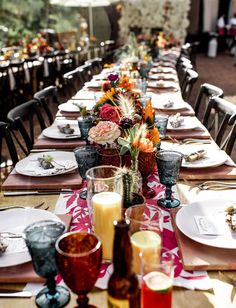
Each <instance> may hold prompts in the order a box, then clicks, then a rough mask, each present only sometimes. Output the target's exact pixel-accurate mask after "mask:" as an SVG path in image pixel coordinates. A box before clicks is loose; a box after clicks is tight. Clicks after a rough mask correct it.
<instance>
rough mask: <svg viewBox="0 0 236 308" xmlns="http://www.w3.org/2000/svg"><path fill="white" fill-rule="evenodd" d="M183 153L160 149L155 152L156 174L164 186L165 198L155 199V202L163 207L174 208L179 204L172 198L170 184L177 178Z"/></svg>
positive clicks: (174, 182) (173, 183)
mask: <svg viewBox="0 0 236 308" xmlns="http://www.w3.org/2000/svg"><path fill="white" fill-rule="evenodd" d="M182 159H183V154H182V153H179V152H176V151H167V150H166V151H160V152H158V153H157V154H156V162H157V168H158V175H159V179H160V182H161V184H163V185H165V186H166V198H161V199H158V200H157V204H158V205H160V206H162V207H164V208H174V207H177V206H179V205H180V201H179V200H178V199H175V198H172V190H171V188H172V186H173V185H175V184H176V182H177V180H178V178H179V170H180V167H181V164H182Z"/></svg>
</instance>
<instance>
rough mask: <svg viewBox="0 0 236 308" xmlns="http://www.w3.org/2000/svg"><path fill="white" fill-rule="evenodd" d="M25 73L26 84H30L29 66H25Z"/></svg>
mask: <svg viewBox="0 0 236 308" xmlns="http://www.w3.org/2000/svg"><path fill="white" fill-rule="evenodd" d="M24 73H25V80H24V83H25V84H28V83H30V73H29V69H28V66H27V65H24Z"/></svg>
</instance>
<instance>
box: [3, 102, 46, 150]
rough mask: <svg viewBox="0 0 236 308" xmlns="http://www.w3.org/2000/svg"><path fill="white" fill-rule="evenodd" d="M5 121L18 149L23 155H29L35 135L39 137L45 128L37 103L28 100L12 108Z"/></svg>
mask: <svg viewBox="0 0 236 308" xmlns="http://www.w3.org/2000/svg"><path fill="white" fill-rule="evenodd" d="M7 119H8V121H9V123H10V125H11V129H12V134H13V135H14V138H15V140H16V142H17V143H18V145H19V147H20V148H21V149H22V151H23V152H24V154H25V155H27V154H29V152H30V150H31V149H32V148H33V145H34V140H35V135H36V134H37V135H39V134H40V132H42V131H43V130H44V129H45V128H46V124H45V122H44V119H43V115H42V113H41V110H40V106H39V104H38V102H37V101H36V100H30V101H28V102H26V103H23V104H21V105H19V106H17V107H15V108H13V109H12V110H10V111H9V112H8V114H7ZM35 120H36V121H35ZM35 124H36V125H35ZM22 139H23V141H24V143H22Z"/></svg>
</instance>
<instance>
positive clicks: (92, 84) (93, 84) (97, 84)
mask: <svg viewBox="0 0 236 308" xmlns="http://www.w3.org/2000/svg"><path fill="white" fill-rule="evenodd" d="M84 85H85V86H86V87H88V88H101V87H102V85H103V82H102V81H88V82H85V83H84Z"/></svg>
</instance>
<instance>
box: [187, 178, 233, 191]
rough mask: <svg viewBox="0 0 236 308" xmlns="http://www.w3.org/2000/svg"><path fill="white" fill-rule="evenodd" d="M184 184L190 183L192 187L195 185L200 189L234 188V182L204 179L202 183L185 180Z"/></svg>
mask: <svg viewBox="0 0 236 308" xmlns="http://www.w3.org/2000/svg"><path fill="white" fill-rule="evenodd" d="M185 183H186V184H190V185H191V186H192V187H197V188H198V189H200V190H208V189H212V190H225V189H236V182H221V181H205V182H202V183H197V184H193V183H188V182H187V181H186V180H185Z"/></svg>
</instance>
